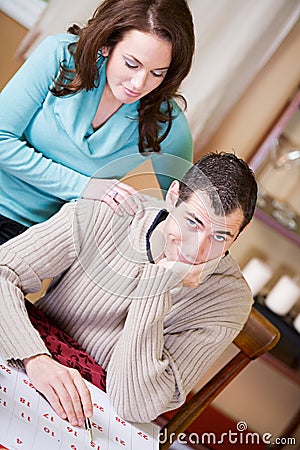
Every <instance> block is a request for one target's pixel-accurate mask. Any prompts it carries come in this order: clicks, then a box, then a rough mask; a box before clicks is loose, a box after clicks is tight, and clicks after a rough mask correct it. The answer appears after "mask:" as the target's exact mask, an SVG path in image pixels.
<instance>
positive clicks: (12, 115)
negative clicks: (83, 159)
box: [0, 36, 89, 201]
mask: <svg viewBox="0 0 300 450" xmlns="http://www.w3.org/2000/svg"><path fill="white" fill-rule="evenodd" d="M66 48H67V47H66V45H64V46H63V45H61V43H59V40H58V37H57V36H51V37H49V38H47V39H46V40H45V41H43V43H42V44H40V46H39V47H38V48H37V49H36V50H35V51H34V53H33V54H32V55H31V56H30V57H29V58H28V60H26V62H25V63H24V64H23V65H22V66H21V68H20V69H19V70H18V72H17V73H16V74H15V76H14V77H13V78H12V79H11V80H10V82H9V83H8V84H7V85H6V87H5V88H4V89H3V91H2V92H1V94H0V167H1V169H3V170H5V171H6V172H7V173H9V174H11V175H13V176H14V177H16V178H19V179H21V180H23V181H25V182H26V183H28V184H30V185H33V186H35V187H36V188H38V189H41V190H43V191H46V192H49V193H50V194H53V195H55V196H56V197H59V198H61V199H63V200H67V201H69V200H74V199H75V198H78V196H79V195H80V193H81V191H82V189H83V187H84V186H85V185H86V183H87V181H88V179H89V178H88V177H86V176H85V175H82V174H80V173H78V172H76V171H74V170H72V169H70V168H68V167H66V166H63V165H61V164H57V163H55V162H53V161H52V160H51V159H48V158H46V157H44V156H43V154H42V152H38V151H36V149H35V148H33V147H32V146H30V145H29V144H28V143H27V142H26V140H24V138H22V136H23V133H24V131H25V130H26V128H27V126H28V124H29V123H30V121H31V120H32V118H33V117H34V115H35V114H36V112H37V111H38V110H39V109H40V108H41V107H42V106H43V103H44V100H45V98H46V96H47V94H48V93H49V88H50V87H51V85H52V83H53V79H54V78H55V77H56V76H57V74H58V71H59V64H60V63H61V62H62V61H63V60H64V61H65V60H66V58H67V54H66ZM53 145H55V142H53ZM53 180H55V182H54V181H53ZM74 193H77V195H76V196H75V198H74Z"/></svg>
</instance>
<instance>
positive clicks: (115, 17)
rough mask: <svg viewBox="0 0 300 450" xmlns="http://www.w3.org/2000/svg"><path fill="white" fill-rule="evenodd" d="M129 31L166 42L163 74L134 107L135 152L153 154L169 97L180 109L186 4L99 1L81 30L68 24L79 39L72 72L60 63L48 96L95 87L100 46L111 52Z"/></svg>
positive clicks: (188, 40)
mask: <svg viewBox="0 0 300 450" xmlns="http://www.w3.org/2000/svg"><path fill="white" fill-rule="evenodd" d="M132 30H137V31H140V32H143V33H150V34H152V35H153V36H155V37H157V38H160V39H162V40H165V41H167V42H170V43H171V44H172V61H171V64H170V67H169V69H168V71H167V74H166V76H165V77H164V79H163V81H162V83H161V84H160V85H159V86H158V87H157V88H156V89H154V90H153V91H151V92H150V93H149V94H147V95H146V96H145V97H142V98H141V100H140V107H139V135H140V138H139V150H140V152H141V153H143V152H146V151H154V152H159V151H160V143H161V142H162V141H163V140H164V139H165V138H166V136H167V134H168V132H169V131H170V128H171V124H172V120H173V111H172V103H171V99H172V98H179V99H181V100H182V101H183V103H184V105H185V106H186V101H185V99H184V97H183V96H182V95H181V94H180V93H179V92H178V89H179V86H180V84H181V82H182V81H183V79H184V78H185V77H186V76H187V74H188V73H189V71H190V68H191V64H192V59H193V54H194V48H195V35H194V24H193V17H192V14H191V11H190V9H189V6H188V3H187V1H186V0H105V1H103V2H101V3H100V5H99V6H98V8H97V9H96V11H95V12H94V15H93V17H92V18H91V19H90V20H89V21H88V24H87V26H85V27H82V28H81V27H79V26H78V25H76V24H74V25H73V26H71V27H70V28H69V29H68V32H70V33H73V34H76V35H78V36H79V40H78V42H77V43H75V44H70V45H69V50H70V52H71V53H72V54H73V55H74V61H75V68H74V70H70V69H67V68H65V67H64V66H63V64H62V65H61V70H60V75H59V77H58V78H57V79H56V80H55V81H54V88H53V89H52V93H53V94H54V95H57V96H64V95H69V94H74V93H76V92H78V91H80V90H82V89H85V90H87V91H88V90H90V89H93V88H94V87H97V86H98V82H99V69H98V63H97V61H98V59H99V52H100V51H101V49H102V47H109V48H110V51H112V50H113V49H114V47H115V46H116V45H117V44H118V43H119V42H120V41H122V39H124V37H125V35H126V34H127V33H128V32H130V31H132ZM145 52H147V49H145ZM162 104H164V106H163V107H162ZM162 123H166V124H167V127H166V128H167V129H166V132H165V133H161V132H160V130H161V124H162Z"/></svg>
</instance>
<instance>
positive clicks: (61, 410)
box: [40, 386, 68, 420]
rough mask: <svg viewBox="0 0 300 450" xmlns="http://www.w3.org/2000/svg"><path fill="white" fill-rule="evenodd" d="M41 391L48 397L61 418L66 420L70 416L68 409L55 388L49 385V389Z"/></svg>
mask: <svg viewBox="0 0 300 450" xmlns="http://www.w3.org/2000/svg"><path fill="white" fill-rule="evenodd" d="M40 392H41V394H43V395H44V396H45V397H46V399H47V400H48V402H49V403H50V405H51V406H52V408H53V409H54V411H55V412H56V414H57V415H58V416H59V417H60V418H61V419H64V420H65V419H67V418H68V416H67V413H66V411H65V410H64V408H63V407H62V404H61V403H60V400H59V397H58V396H57V394H56V392H55V390H54V389H53V388H52V387H51V386H47V389H45V390H42V389H41V390H40Z"/></svg>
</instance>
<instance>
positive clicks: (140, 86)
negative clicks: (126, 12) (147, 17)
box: [102, 30, 172, 103]
mask: <svg viewBox="0 0 300 450" xmlns="http://www.w3.org/2000/svg"><path fill="white" fill-rule="evenodd" d="M102 54H103V56H108V62H107V72H106V76H107V83H106V88H108V89H109V90H110V92H111V94H112V95H113V97H114V98H115V99H116V100H118V101H119V102H121V103H133V102H135V101H137V100H139V99H141V98H142V97H144V96H145V95H147V94H149V92H151V91H153V90H154V89H155V88H157V87H158V86H159V85H160V84H161V83H162V81H163V79H164V77H165V76H166V73H167V71H168V68H169V66H170V64H171V59H172V44H171V43H170V42H168V41H166V40H162V39H159V38H158V37H156V36H154V35H152V34H148V33H143V32H141V31H137V30H132V31H129V32H128V33H126V34H125V37H124V38H123V39H122V41H120V42H118V44H117V45H116V46H115V47H114V49H113V50H112V51H110V50H109V48H107V47H104V48H103V49H102Z"/></svg>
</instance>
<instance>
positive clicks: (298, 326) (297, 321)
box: [293, 313, 300, 333]
mask: <svg viewBox="0 0 300 450" xmlns="http://www.w3.org/2000/svg"><path fill="white" fill-rule="evenodd" d="M293 325H294V327H295V328H296V330H297V331H298V333H300V313H298V314H297V316H296V317H295V319H294V321H293Z"/></svg>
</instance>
